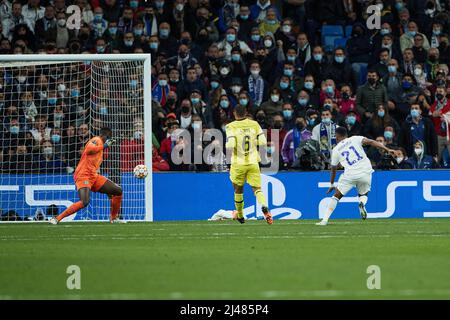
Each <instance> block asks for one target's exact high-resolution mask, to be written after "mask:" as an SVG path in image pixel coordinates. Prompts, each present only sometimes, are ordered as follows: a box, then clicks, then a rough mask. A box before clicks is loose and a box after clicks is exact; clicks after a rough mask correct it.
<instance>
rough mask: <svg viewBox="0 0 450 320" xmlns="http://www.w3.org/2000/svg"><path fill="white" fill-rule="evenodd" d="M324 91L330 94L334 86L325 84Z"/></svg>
mask: <svg viewBox="0 0 450 320" xmlns="http://www.w3.org/2000/svg"><path fill="white" fill-rule="evenodd" d="M325 92H326V93H328V94H332V93H334V88H333V87H332V86H327V87H326V88H325Z"/></svg>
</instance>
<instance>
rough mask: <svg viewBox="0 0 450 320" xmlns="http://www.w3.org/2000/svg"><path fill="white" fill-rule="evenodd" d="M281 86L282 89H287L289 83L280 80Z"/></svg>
mask: <svg viewBox="0 0 450 320" xmlns="http://www.w3.org/2000/svg"><path fill="white" fill-rule="evenodd" d="M280 88H281V89H282V90H286V89H287V88H289V83H286V82H280Z"/></svg>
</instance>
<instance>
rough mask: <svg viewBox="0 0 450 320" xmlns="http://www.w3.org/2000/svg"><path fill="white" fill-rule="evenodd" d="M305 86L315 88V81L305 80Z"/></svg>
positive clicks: (310, 88) (309, 88)
mask: <svg viewBox="0 0 450 320" xmlns="http://www.w3.org/2000/svg"><path fill="white" fill-rule="evenodd" d="M305 88H306V89H308V90H312V89H313V88H314V83H313V82H310V81H308V82H305Z"/></svg>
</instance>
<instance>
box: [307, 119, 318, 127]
mask: <svg viewBox="0 0 450 320" xmlns="http://www.w3.org/2000/svg"><path fill="white" fill-rule="evenodd" d="M315 123H316V120H315V119H309V120H308V125H310V126H311V127H312V126H314V124H315Z"/></svg>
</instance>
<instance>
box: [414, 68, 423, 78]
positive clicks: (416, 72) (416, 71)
mask: <svg viewBox="0 0 450 320" xmlns="http://www.w3.org/2000/svg"><path fill="white" fill-rule="evenodd" d="M414 75H415V76H416V77H418V76H420V75H422V69H419V68H416V69H414Z"/></svg>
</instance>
